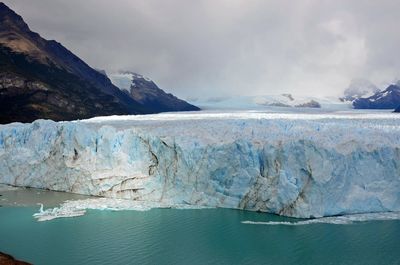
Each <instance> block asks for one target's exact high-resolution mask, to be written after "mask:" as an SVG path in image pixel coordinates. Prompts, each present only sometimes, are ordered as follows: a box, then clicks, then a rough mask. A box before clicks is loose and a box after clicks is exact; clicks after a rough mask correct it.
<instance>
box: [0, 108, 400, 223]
mask: <svg viewBox="0 0 400 265" xmlns="http://www.w3.org/2000/svg"><path fill="white" fill-rule="evenodd" d="M0 183H3V184H10V185H15V186H25V187H34V188H42V189H50V190H55V191H66V192H72V193H79V194H87V195H95V196H104V197H108V198H118V199H129V200H135V201H143V202H151V203H159V204H160V205H161V204H170V205H174V204H177V205H182V204H185V205H193V206H208V207H224V208H236V209H245V210H253V211H262V212H269V213H275V214H279V215H285V216H292V217H304V218H308V217H322V216H332V215H342V214H354V213H370V212H388V211H400V117H399V116H398V115H396V114H392V113H389V112H376V113H368V114H365V113H363V112H360V113H358V112H349V113H346V112H338V113H325V114H321V113H319V114H318V113H302V114H299V113H297V114H294V113H265V112H260V111H236V112H199V113H190V112H189V113H179V114H177V113H165V114H156V115H138V116H111V117H96V118H93V119H89V120H81V121H71V122H53V121H49V120H37V121H35V122H33V123H26V124H22V123H12V124H7V125H0Z"/></svg>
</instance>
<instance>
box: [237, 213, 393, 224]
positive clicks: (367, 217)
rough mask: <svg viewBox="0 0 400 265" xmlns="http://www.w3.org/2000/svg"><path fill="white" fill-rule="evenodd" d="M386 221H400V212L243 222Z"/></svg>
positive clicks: (321, 222) (346, 222)
mask: <svg viewBox="0 0 400 265" xmlns="http://www.w3.org/2000/svg"><path fill="white" fill-rule="evenodd" d="M386 220H400V212H382V213H366V214H351V215H343V216H332V217H321V218H316V219H308V220H303V221H294V222H288V221H281V222H277V221H269V222H255V221H242V224H252V225H291V226H297V225H310V224H334V225H348V224H353V223H357V222H368V221H386Z"/></svg>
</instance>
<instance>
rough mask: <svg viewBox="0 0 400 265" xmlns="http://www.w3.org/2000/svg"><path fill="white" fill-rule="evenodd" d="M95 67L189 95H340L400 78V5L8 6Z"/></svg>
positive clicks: (62, 1) (99, 0) (161, 1)
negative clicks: (355, 86)
mask: <svg viewBox="0 0 400 265" xmlns="http://www.w3.org/2000/svg"><path fill="white" fill-rule="evenodd" d="M4 2H5V3H6V4H7V5H9V6H10V7H11V8H12V9H14V10H15V11H16V12H17V13H19V14H20V15H22V16H23V18H24V19H25V21H26V22H27V23H28V24H29V26H30V27H31V29H32V30H33V31H36V32H38V33H40V34H41V35H42V36H43V37H45V38H47V39H55V40H57V41H59V42H61V43H62V44H63V45H64V46H66V47H67V48H68V49H70V50H71V51H73V52H74V53H75V54H77V55H78V56H80V57H81V58H82V59H84V60H85V61H86V62H87V63H88V64H90V65H91V66H92V67H96V68H101V69H105V70H106V71H108V72H110V71H116V70H131V71H135V72H138V73H142V74H144V75H146V76H148V77H150V78H152V79H153V80H155V81H156V82H157V83H158V84H159V85H160V86H161V87H162V88H164V89H165V90H167V91H169V92H172V93H175V94H176V95H178V96H181V97H184V98H194V97H218V96H227V95H266V94H279V93H284V92H290V93H294V94H301V95H311V94H312V95H317V96H324V95H339V94H341V93H342V91H343V90H344V88H346V86H348V84H349V82H350V80H351V79H353V78H360V77H365V78H367V79H369V80H370V81H372V82H374V83H376V84H377V85H378V86H384V85H385V84H387V83H389V82H392V81H394V80H395V79H396V78H398V77H400V58H399V57H400V51H399V50H400V32H399V25H400V15H399V14H400V13H399V10H400V1H398V0H393V1H385V0H380V1H374V0H373V1H371V0H370V1H357V0H351V1H349V0H336V1H335V0H331V1H323V0H315V1H314V0H298V1H282V0H279V1H267V0H260V1H258V0H243V1H239V0H205V1H201V0H196V1H194V0H193V1H191V0H141V1H135V0H114V1H110V0H84V1H82V0H68V1H67V0H5V1H4Z"/></svg>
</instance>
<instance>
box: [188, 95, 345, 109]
mask: <svg viewBox="0 0 400 265" xmlns="http://www.w3.org/2000/svg"><path fill="white" fill-rule="evenodd" d="M191 102H192V103H194V104H196V105H198V106H200V107H201V108H203V109H255V110H262V109H277V107H278V108H279V109H280V110H282V109H283V108H288V110H289V109H290V108H294V107H296V108H322V109H329V110H346V109H349V108H351V104H350V103H348V102H342V101H340V100H339V99H337V98H335V97H324V98H323V97H321V98H318V97H306V96H297V95H292V94H281V95H264V96H246V97H226V98H224V97H219V98H210V99H196V100H193V101H191Z"/></svg>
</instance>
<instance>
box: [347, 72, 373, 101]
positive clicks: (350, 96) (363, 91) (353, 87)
mask: <svg viewBox="0 0 400 265" xmlns="http://www.w3.org/2000/svg"><path fill="white" fill-rule="evenodd" d="M379 91H380V90H379V88H378V87H377V86H376V85H374V84H373V83H371V82H370V81H369V80H366V79H361V78H360V79H353V80H351V83H350V85H349V86H348V87H347V88H346V89H345V90H344V96H343V97H342V98H341V100H343V101H353V100H355V99H357V98H361V97H364V98H366V97H370V96H372V95H374V94H376V93H378V92H379Z"/></svg>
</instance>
